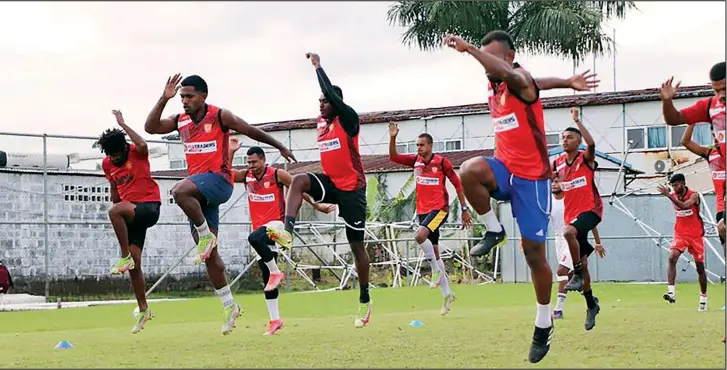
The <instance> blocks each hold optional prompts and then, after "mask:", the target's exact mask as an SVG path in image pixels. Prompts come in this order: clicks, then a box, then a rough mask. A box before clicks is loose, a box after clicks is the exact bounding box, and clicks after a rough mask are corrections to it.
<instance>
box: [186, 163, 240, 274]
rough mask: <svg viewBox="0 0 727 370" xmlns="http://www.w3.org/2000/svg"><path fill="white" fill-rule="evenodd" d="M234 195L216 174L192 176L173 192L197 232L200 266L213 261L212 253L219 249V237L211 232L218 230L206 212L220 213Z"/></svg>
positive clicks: (231, 187)
mask: <svg viewBox="0 0 727 370" xmlns="http://www.w3.org/2000/svg"><path fill="white" fill-rule="evenodd" d="M232 191H233V186H232V184H231V183H230V182H229V181H227V180H226V179H225V178H224V177H222V176H221V175H219V174H216V173H200V174H196V175H193V176H190V177H188V178H186V179H184V180H182V181H180V182H178V183H177V184H175V185H174V187H173V188H172V196H173V197H174V201H175V202H176V203H177V204H178V205H179V208H181V209H182V211H184V214H186V215H187V217H188V218H189V220H190V222H192V224H193V225H194V227H195V229H196V232H197V235H198V240H197V257H198V258H197V261H198V262H202V261H205V260H207V259H208V258H210V257H211V253H212V250H213V249H215V247H217V234H216V233H213V232H212V231H211V229H215V230H217V227H216V226H213V225H210V224H209V220H207V219H206V217H205V216H206V215H205V212H204V210H205V209H208V208H212V209H217V208H218V207H219V205H220V204H223V203H225V202H227V201H228V200H229V199H230V197H231V196H232ZM218 216H219V215H218Z"/></svg>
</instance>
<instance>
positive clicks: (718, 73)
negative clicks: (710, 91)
mask: <svg viewBox="0 0 727 370" xmlns="http://www.w3.org/2000/svg"><path fill="white" fill-rule="evenodd" d="M724 75H725V64H724V62H719V63H717V64H715V65H714V66H712V69H710V70H709V80H710V81H712V82H717V81H722V80H724V77H725V76H724Z"/></svg>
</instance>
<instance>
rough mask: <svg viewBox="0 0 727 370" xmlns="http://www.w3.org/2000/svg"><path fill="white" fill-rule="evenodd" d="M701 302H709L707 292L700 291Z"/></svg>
mask: <svg viewBox="0 0 727 370" xmlns="http://www.w3.org/2000/svg"><path fill="white" fill-rule="evenodd" d="M699 303H707V293H704V294H702V293H699Z"/></svg>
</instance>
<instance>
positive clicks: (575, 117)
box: [570, 107, 581, 122]
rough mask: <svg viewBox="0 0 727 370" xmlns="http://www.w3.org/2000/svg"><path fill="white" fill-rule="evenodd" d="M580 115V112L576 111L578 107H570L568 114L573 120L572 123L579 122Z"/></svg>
mask: <svg viewBox="0 0 727 370" xmlns="http://www.w3.org/2000/svg"><path fill="white" fill-rule="evenodd" d="M580 113H581V112H580V110H579V109H578V107H572V108H571V109H570V114H571V118H573V122H578V121H580V119H581V114H580Z"/></svg>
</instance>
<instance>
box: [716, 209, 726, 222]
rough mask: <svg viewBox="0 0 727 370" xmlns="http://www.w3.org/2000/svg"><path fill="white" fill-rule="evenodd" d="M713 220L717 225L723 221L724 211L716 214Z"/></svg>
mask: <svg viewBox="0 0 727 370" xmlns="http://www.w3.org/2000/svg"><path fill="white" fill-rule="evenodd" d="M715 220H716V221H717V223H719V222H720V221H722V220H724V211H719V212H717V217H716V218H715Z"/></svg>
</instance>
